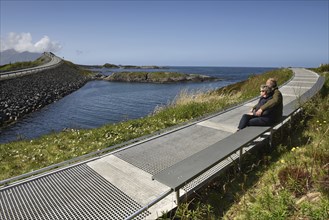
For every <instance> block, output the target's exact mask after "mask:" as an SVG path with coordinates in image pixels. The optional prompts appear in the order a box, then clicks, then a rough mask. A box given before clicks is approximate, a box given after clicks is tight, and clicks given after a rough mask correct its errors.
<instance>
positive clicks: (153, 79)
mask: <svg viewBox="0 0 329 220" xmlns="http://www.w3.org/2000/svg"><path fill="white" fill-rule="evenodd" d="M104 80H108V81H111V82H139V83H178V82H205V81H218V80H221V79H219V78H215V77H210V76H205V75H199V74H185V73H177V72H116V73H113V74H112V75H110V76H108V77H105V78H104Z"/></svg>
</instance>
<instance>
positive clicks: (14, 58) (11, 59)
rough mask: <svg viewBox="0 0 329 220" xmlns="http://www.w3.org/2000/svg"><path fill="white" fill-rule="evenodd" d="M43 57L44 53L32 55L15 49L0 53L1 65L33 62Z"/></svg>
mask: <svg viewBox="0 0 329 220" xmlns="http://www.w3.org/2000/svg"><path fill="white" fill-rule="evenodd" d="M41 55H42V53H31V52H27V51H25V52H22V53H20V52H17V51H16V50H14V49H10V50H4V51H2V52H0V65H5V64H8V63H15V62H25V61H33V60H36V59H38V58H39V57H40V56H41Z"/></svg>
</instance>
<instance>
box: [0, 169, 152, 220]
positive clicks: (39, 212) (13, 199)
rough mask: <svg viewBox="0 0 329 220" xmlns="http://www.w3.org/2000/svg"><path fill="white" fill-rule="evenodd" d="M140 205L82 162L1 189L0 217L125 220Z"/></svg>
mask: <svg viewBox="0 0 329 220" xmlns="http://www.w3.org/2000/svg"><path fill="white" fill-rule="evenodd" d="M140 208H142V207H141V206H140V205H139V204H137V203H136V202H135V201H133V200H132V199H131V198H130V197H129V196H127V195H126V194H124V193H123V192H121V191H120V190H119V189H117V187H115V186H114V185H112V184H111V183H110V182H108V181H107V180H106V179H104V178H103V177H102V176H100V175H99V174H98V173H96V172H95V171H94V170H92V169H91V168H90V167H89V166H87V165H85V164H83V165H79V166H76V167H73V168H70V169H67V170H64V171H62V172H57V173H54V174H51V175H48V176H44V177H42V178H39V179H36V180H33V181H30V182H26V183H23V184H20V185H17V186H15V187H8V188H7V189H4V190H1V192H0V210H1V212H0V219H42V220H43V219H125V218H126V217H128V216H129V215H131V214H133V213H134V212H136V211H137V210H139V209H140ZM147 215H149V212H144V213H143V214H142V215H140V216H139V217H138V218H136V219H144V218H145V217H146V216H147Z"/></svg>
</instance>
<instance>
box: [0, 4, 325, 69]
mask: <svg viewBox="0 0 329 220" xmlns="http://www.w3.org/2000/svg"><path fill="white" fill-rule="evenodd" d="M0 3H1V9H0V12H1V15H0V24H1V26H0V37H1V44H0V50H1V51H3V50H6V49H15V50H17V51H24V50H25V51H30V52H43V51H51V52H54V53H55V54H56V55H58V56H59V57H64V59H66V60H70V61H72V62H74V63H76V64H89V65H102V64H105V63H113V64H122V65H160V66H228V67H230V66H232V67H234V66H240V67H288V66H293V67H317V66H319V65H320V64H321V63H329V30H328V29H329V0H286V1H280V0H272V1H270V0H263V1H260V0H258V1H250V0H244V1H234V0H233V1H224V0H222V1H220V0H218V1H215V0H213V1H201V0H200V1H196V0H194V1H187V0H186V1H183V0H181V1H173V0H171V1H170V0H167V1H164V0H163V1H158V0H153V1H150V0H149V1H138V0H135V1H124V0H123V1H122V0H121V1H104V0H103V1H97V0H96V1H91V0H83V1H81V0H80V1H79V0H72V1H64V0H56V1H49V0H35V1H29V0H24V1H16V0H0Z"/></svg>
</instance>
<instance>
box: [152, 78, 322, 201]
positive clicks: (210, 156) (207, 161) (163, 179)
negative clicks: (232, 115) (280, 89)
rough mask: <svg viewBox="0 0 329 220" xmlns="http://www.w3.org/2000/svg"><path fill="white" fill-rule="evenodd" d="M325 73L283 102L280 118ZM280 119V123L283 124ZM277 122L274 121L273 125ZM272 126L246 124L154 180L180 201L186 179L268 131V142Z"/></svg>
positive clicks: (311, 93)
mask: <svg viewBox="0 0 329 220" xmlns="http://www.w3.org/2000/svg"><path fill="white" fill-rule="evenodd" d="M324 80H325V79H324V77H319V78H318V80H317V82H316V83H315V84H314V86H313V87H312V88H311V89H310V90H308V91H307V92H306V93H304V94H303V95H302V96H301V97H299V98H298V99H296V100H294V101H292V102H290V103H288V104H286V105H285V106H284V109H283V117H282V121H284V120H285V119H286V118H288V117H290V116H291V115H292V114H293V113H294V112H295V111H296V110H297V109H299V108H300V105H301V104H302V103H304V102H306V101H307V100H308V99H310V98H311V97H313V96H314V95H315V94H316V93H317V92H318V91H319V90H320V89H321V88H322V86H323V84H324ZM282 123H283V122H280V123H279V124H282ZM275 126H276V125H275ZM275 126H272V127H260V126H254V127H247V128H244V129H242V130H240V131H239V132H236V133H233V134H232V135H230V136H228V137H226V138H224V139H222V140H220V141H218V142H217V143H215V144H213V145H211V146H209V147H207V148H205V149H203V150H201V151H200V152H198V153H196V154H194V155H192V156H190V157H188V158H186V159H184V160H182V161H180V162H178V163H176V164H174V165H172V166H170V167H168V168H167V169H164V170H163V171H161V172H159V173H157V174H155V175H153V176H152V179H153V180H157V181H159V182H160V183H163V184H165V185H166V186H168V187H170V188H171V189H172V190H174V191H175V192H176V197H177V198H176V199H177V204H178V202H179V197H180V196H179V190H180V188H182V187H183V186H185V185H186V184H187V183H189V182H190V181H192V180H193V179H195V178H197V177H198V176H200V175H201V174H203V173H204V172H206V171H208V170H209V169H211V168H212V167H214V166H216V165H217V164H219V163H220V162H222V161H224V160H226V159H227V158H229V157H230V156H231V155H233V154H235V153H236V152H239V159H240V160H241V156H242V154H243V148H244V147H246V146H247V145H248V144H249V143H250V142H252V141H254V140H255V139H257V138H258V137H260V136H261V135H263V134H265V133H266V132H269V131H270V142H271V138H272V133H273V128H274V127H275Z"/></svg>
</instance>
